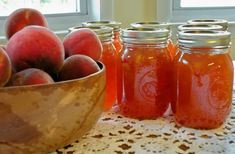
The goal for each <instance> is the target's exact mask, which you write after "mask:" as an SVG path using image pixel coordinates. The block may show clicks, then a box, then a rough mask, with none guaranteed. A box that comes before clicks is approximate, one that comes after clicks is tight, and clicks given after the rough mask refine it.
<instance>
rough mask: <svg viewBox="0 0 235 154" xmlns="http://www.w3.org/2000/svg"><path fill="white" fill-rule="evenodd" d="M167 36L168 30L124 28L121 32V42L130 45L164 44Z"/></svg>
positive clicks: (168, 34)
mask: <svg viewBox="0 0 235 154" xmlns="http://www.w3.org/2000/svg"><path fill="white" fill-rule="evenodd" d="M169 36H170V31H169V30H168V29H156V28H126V29H122V31H121V38H122V41H123V42H124V43H132V44H156V43H158V44H159V43H160V44H165V43H167V40H168V39H169Z"/></svg>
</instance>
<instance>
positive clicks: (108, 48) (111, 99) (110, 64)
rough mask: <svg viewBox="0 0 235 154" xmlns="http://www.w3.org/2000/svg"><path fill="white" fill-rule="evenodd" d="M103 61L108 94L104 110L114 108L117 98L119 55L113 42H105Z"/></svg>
mask: <svg viewBox="0 0 235 154" xmlns="http://www.w3.org/2000/svg"><path fill="white" fill-rule="evenodd" d="M102 46H103V52H102V58H101V61H102V62H103V63H104V65H105V67H106V94H105V102H104V110H109V109H110V108H112V106H113V104H114V103H115V102H116V98H117V53H116V51H115V47H114V46H113V44H112V42H111V41H110V42H103V43H102Z"/></svg>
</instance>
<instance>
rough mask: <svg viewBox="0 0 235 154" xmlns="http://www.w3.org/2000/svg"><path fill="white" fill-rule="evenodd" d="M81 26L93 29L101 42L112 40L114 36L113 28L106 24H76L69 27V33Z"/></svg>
mask: <svg viewBox="0 0 235 154" xmlns="http://www.w3.org/2000/svg"><path fill="white" fill-rule="evenodd" d="M81 28H89V29H91V30H93V31H94V32H95V33H96V35H97V36H98V37H99V39H100V41H101V42H106V41H111V40H112V38H113V28H111V27H106V26H76V27H71V28H69V29H68V30H69V33H70V32H73V31H76V30H78V29H81Z"/></svg>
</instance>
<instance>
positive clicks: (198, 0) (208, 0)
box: [180, 0, 235, 8]
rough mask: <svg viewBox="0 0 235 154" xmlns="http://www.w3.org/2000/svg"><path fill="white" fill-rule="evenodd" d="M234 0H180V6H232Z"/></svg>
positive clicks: (234, 3) (234, 4)
mask: <svg viewBox="0 0 235 154" xmlns="http://www.w3.org/2000/svg"><path fill="white" fill-rule="evenodd" d="M233 6H235V1H234V0H181V1H180V7H182V8H185V7H197V8H199V7H233Z"/></svg>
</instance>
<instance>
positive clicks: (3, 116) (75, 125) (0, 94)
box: [0, 63, 106, 154]
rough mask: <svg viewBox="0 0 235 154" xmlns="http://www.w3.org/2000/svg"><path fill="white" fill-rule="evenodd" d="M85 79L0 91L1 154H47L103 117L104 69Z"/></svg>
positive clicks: (69, 141) (68, 141) (82, 132)
mask: <svg viewBox="0 0 235 154" xmlns="http://www.w3.org/2000/svg"><path fill="white" fill-rule="evenodd" d="M99 65H100V67H101V70H100V71H99V72H97V73H94V74H92V75H89V76H87V77H84V78H80V79H76V80H69V81H63V82H57V83H54V84H47V85H32V86H20V87H5V88H0V154H8V153H10V154H39V153H47V152H51V151H54V150H56V149H57V148H61V147H63V146H65V145H67V144H70V143H72V142H74V141H75V140H77V139H78V138H80V137H81V136H82V135H84V133H86V132H87V131H88V130H90V129H91V128H92V126H93V125H94V124H95V123H96V122H97V120H98V118H99V117H100V115H101V113H102V107H103V102H104V94H105V83H106V82H105V80H106V79H105V68H104V65H103V64H101V63H99Z"/></svg>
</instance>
